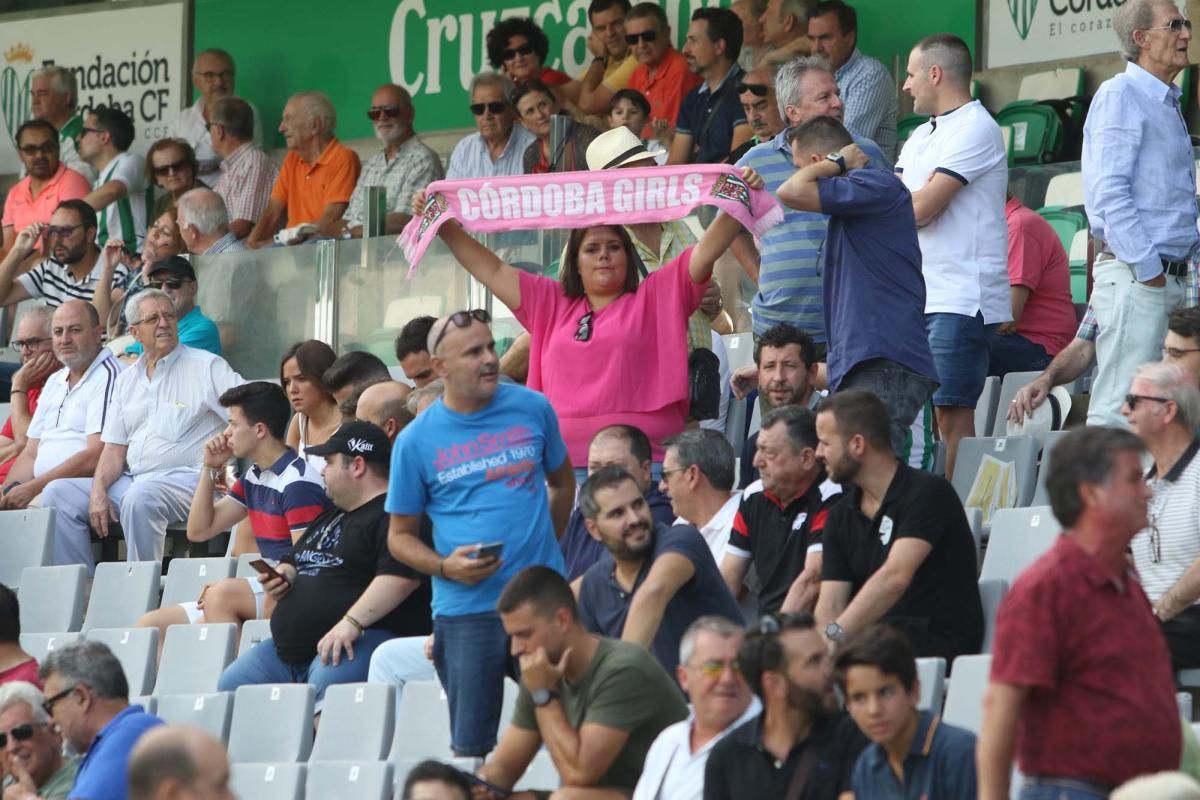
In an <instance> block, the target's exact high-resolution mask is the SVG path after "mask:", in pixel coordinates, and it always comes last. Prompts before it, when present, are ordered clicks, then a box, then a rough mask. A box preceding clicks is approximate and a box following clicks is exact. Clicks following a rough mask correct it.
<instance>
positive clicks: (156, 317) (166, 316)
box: [129, 311, 175, 328]
mask: <svg viewBox="0 0 1200 800" xmlns="http://www.w3.org/2000/svg"><path fill="white" fill-rule="evenodd" d="M174 319H175V312H174V311H164V312H162V313H161V314H151V315H150V316H148V317H143V318H142V319H140V320H138V321H137V322H131V323H129V324H130V325H149V326H150V327H152V328H156V327H158V323H160V322H162V321H164V320H165V321H167V322H171V321H173V320H174Z"/></svg>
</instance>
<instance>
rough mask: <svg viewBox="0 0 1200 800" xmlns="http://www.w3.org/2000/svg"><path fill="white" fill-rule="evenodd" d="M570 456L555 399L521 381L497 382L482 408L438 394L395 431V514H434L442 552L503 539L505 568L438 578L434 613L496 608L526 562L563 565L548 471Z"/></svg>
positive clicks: (391, 507) (391, 488)
mask: <svg viewBox="0 0 1200 800" xmlns="http://www.w3.org/2000/svg"><path fill="white" fill-rule="evenodd" d="M566 460H567V448H566V445H565V444H564V443H563V439H562V434H561V433H559V429H558V417H557V416H556V415H555V413H554V409H552V408H551V407H550V402H549V401H548V400H547V399H546V398H545V397H544V396H543V395H541V394H539V393H538V392H535V391H532V390H531V389H526V388H524V387H522V386H516V385H512V384H504V383H501V384H500V385H499V386H497V387H496V394H495V395H494V396H493V397H492V401H491V402H490V403H489V404H488V405H487V407H486V408H484V409H482V410H481V411H477V412H475V413H473V414H459V413H457V412H454V411H451V410H450V409H449V408H447V407H446V404H445V402H444V401H443V400H440V399H439V400H438V401H437V402H435V403H434V404H433V405H432V406H430V407H429V408H428V409H426V410H425V412H424V413H422V414H421V415H420V416H419V417H417V418H416V419H415V420H413V421H412V422H410V423H409V424H408V426H407V427H405V429H404V430H403V431H402V432H401V433H400V435H399V436H398V437H396V443H395V445H393V447H392V469H391V477H390V478H389V481H388V494H387V505H386V506H385V508H386V509H387V511H388V512H389V513H391V514H409V515H416V514H421V513H425V514H428V515H429V517H430V519H432V520H433V544H434V549H435V550H436V551H437V552H438V554H439V555H441V556H443V557H444V556H448V555H449V554H450V553H451V552H452V551H453V550H454V549H455V548H456V547H461V546H463V545H474V544H481V543H483V544H487V543H491V542H503V543H504V551H503V552H502V553H501V556H500V560H501V562H502V563H501V566H500V569H498V570H497V571H496V572H495V573H493V574H492V575H491V576H490V577H489V578H487V579H486V580H483V581H481V582H480V583H477V584H475V585H474V586H468V585H466V584H463V583H458V582H456V581H449V580H443V579H442V578H440V577H438V576H436V575H435V576H433V615H434V616H435V617H440V616H447V617H453V616H462V615H464V614H480V613H485V612H489V611H495V610H496V601H497V600H498V599H499V598H500V592H501V590H503V589H504V586H505V584H507V583H508V581H509V579H510V578H512V577H513V576H514V575H516V574H517V573H518V572H520V571H521V570H522V569H524V568H525V567H529V566H533V565H543V566H547V567H550V568H551V569H554V570H557V571H558V572H562V571H563V569H564V568H563V557H562V551H561V550H559V547H558V541H557V540H556V539H555V536H554V523H553V521H552V520H551V519H550V505H549V497H548V494H547V492H546V473H547V472H552V471H554V470H556V469H558V468H559V467H561V466H562V465H563V463H564V462H566Z"/></svg>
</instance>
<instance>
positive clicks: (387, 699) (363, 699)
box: [309, 683, 396, 797]
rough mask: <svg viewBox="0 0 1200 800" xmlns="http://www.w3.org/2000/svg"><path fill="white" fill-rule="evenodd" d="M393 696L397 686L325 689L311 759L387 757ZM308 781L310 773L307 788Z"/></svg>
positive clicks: (356, 685)
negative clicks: (319, 722) (319, 723)
mask: <svg viewBox="0 0 1200 800" xmlns="http://www.w3.org/2000/svg"><path fill="white" fill-rule="evenodd" d="M395 696H396V687H395V686H391V685H389V684H385V683H343V684H338V685H334V686H330V687H329V688H328V689H326V690H325V702H324V704H323V705H322V706H321V726H320V727H319V728H318V729H317V737H316V740H315V741H314V742H313V750H312V758H311V760H312V761H354V762H362V761H378V760H379V759H382V758H387V755H388V750H389V749H390V748H391V745H392V735H393V729H394V727H395V721H396V716H395V715H396V699H395ZM311 778H312V774H311V773H309V779H310V785H311ZM309 794H312V790H311V788H310V790H309ZM321 796H324V797H332V796H333V795H321Z"/></svg>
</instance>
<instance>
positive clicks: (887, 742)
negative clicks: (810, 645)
mask: <svg viewBox="0 0 1200 800" xmlns="http://www.w3.org/2000/svg"><path fill="white" fill-rule="evenodd" d="M834 674H835V677H836V678H837V682H838V685H839V686H840V687H841V690H842V694H844V695H845V697H846V710H847V711H849V712H850V716H851V717H853V718H854V721H855V723H857V724H858V727H859V730H861V731H862V732H863V734H865V735H866V737H867V738H868V739H870V740H871V742H872V744H870V745H868V746H867V749H866V750H863V752H862V755H860V756H859V757H858V762H857V763H856V764H855V765H854V776H853V778H852V783H853V786H854V796H855V797H870V798H871V800H922V798H928V797H936V798H939V800H975V792H976V783H975V734H973V733H971V732H970V731H967V730H963V729H962V728H956V727H954V726H953V725H946V724H945V723H943V722H942V721H941V719H940V718H939V715H938V714H937V712H935V711H921V710H920V709H919V708H918V707H917V703H918V701H919V699H920V697H921V683H920V681H918V680H917V661H916V656H915V655H914V654H913V648H912V644H911V643H910V642H909V641H908V638H907V637H906V636H905V635H904V634H903V633H901V632H900V631H898V630H896V629H895V628H892V627H889V626H887V625H882V624H877V625H872V626H871V627H869V628H866V629H864V630H863V631H862V632H860V633H858V634H853V635H851V636H848V637H847V638H846V641H845V642H844V643H843V644H842V645H841V647H839V648H838V652H837V661H836V663H835V665H834Z"/></svg>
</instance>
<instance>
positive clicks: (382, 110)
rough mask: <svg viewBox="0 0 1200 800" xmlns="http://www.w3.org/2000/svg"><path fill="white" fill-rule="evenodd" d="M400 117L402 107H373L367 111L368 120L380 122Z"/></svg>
mask: <svg viewBox="0 0 1200 800" xmlns="http://www.w3.org/2000/svg"><path fill="white" fill-rule="evenodd" d="M398 116H400V106H371V107H370V108H368V109H367V119H369V120H371V121H372V122H378V121H379V120H381V119H385V118H386V119H391V118H393V117H398Z"/></svg>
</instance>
